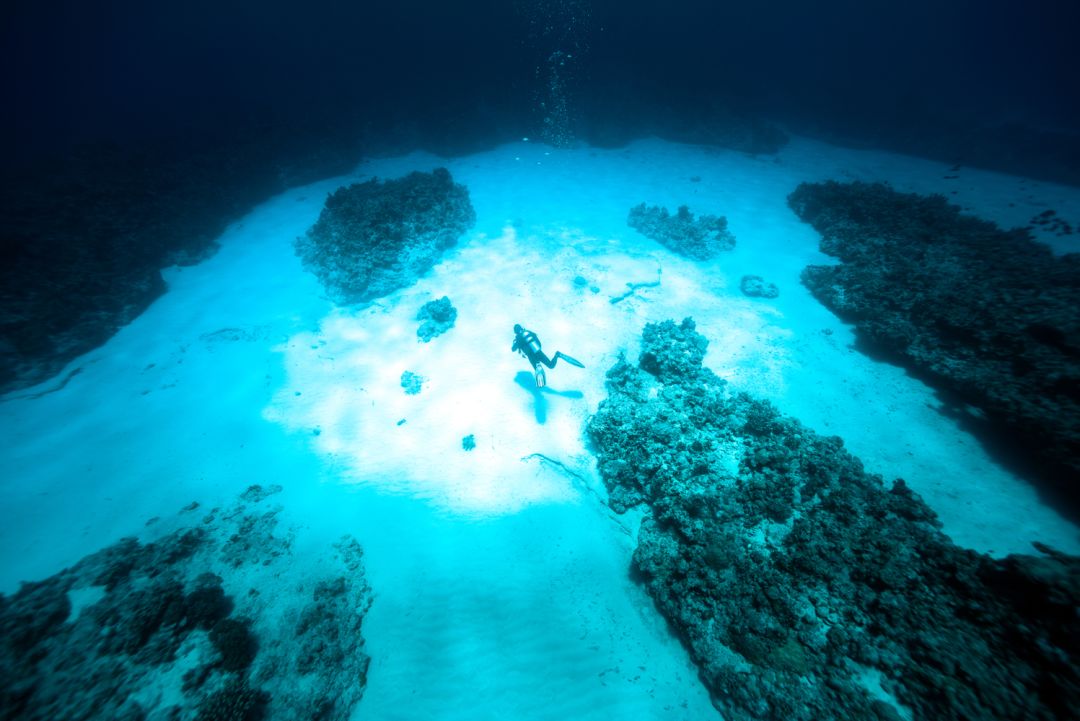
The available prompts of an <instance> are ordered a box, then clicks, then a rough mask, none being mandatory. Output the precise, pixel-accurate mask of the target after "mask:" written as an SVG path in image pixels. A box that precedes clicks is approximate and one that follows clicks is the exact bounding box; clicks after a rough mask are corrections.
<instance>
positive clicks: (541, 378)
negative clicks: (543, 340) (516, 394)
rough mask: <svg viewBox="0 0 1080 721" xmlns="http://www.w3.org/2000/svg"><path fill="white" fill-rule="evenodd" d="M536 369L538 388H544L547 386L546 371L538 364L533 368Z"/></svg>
mask: <svg viewBox="0 0 1080 721" xmlns="http://www.w3.org/2000/svg"><path fill="white" fill-rule="evenodd" d="M533 367H534V368H535V369H536V387H537V388H543V387H544V386H546V385H547V374H546V373H544V369H543V368H542V367H541V366H540V364H539V363H537V364H536V365H535V366H533Z"/></svg>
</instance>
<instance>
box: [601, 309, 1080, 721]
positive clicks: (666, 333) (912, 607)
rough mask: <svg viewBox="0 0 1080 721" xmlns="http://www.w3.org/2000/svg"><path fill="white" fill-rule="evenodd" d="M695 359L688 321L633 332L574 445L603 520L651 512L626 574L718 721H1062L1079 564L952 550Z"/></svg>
mask: <svg viewBox="0 0 1080 721" xmlns="http://www.w3.org/2000/svg"><path fill="white" fill-rule="evenodd" d="M706 347H707V341H706V340H705V338H704V337H703V336H701V335H700V334H698V333H697V332H696V331H695V326H694V322H693V321H692V320H690V319H689V318H688V319H686V320H684V321H683V322H682V323H681V324H680V325H676V324H675V323H674V322H672V321H665V322H664V323H659V324H649V325H647V326H645V329H644V332H643V335H642V352H641V356H640V358H639V361H638V364H637V365H631V364H630V363H628V362H627V361H626V360H625V358H620V360H619V361H618V362H617V363H616V364H615V366H614V367H612V368H611V370H609V371H608V374H607V377H608V383H607V385H608V392H609V396H608V398H607V399H606V400H605V401H603V402H602V403H601V404H600V407H599V409H598V410H597V413H596V415H595V416H594V417H593V418H592V419H591V420H590V421H589V425H588V433H589V436H590V438H591V439H592V441H593V443H594V444H595V448H596V451H597V455H598V461H599V470H600V473H601V475H602V477H603V480H604V483H605V485H606V486H607V489H608V492H609V496H610V500H609V503H610V504H611V506H612V507H613V508H614V509H615V510H617V511H620V512H621V511H625V510H626V509H628V508H630V507H631V506H635V505H639V504H643V505H644V506H645V507H646V508H647V510H648V511H649V513H648V515H647V516H646V519H645V520H644V522H643V523H642V526H641V529H640V532H639V536H638V546H637V548H636V550H635V552H634V556H633V565H634V568H635V571H636V572H637V573H638V574H639V575H640V577H641V578H642V579H643V581H644V583H645V586H646V588H647V589H648V592H649V593H650V595H652V597H653V599H654V600H655V602H656V604H657V606H658V607H659V608H660V610H661V611H662V612H663V613H664V615H665V616H666V617H667V618H668V619H669V620H670V621H671V623H672V624H674V625H675V627H676V628H678V629H679V631H680V633H681V634H682V636H683V637H684V638H685V640H686V643H687V644H688V646H689V648H690V652H691V654H692V656H693V658H694V660H695V661H696V662H697V664H698V666H699V668H700V670H701V675H702V678H703V680H704V681H705V683H706V684H707V685H708V687H709V689H710V690H711V691H712V693H713V697H714V700H715V702H716V703H717V704H718V705H719V706H720V707H721V708H722V710H723V712H724V715H725V718H728V719H732V720H733V721H739V720H743V719H745V720H750V719H754V720H757V719H785V720H787V721H798V720H803V719H805V720H806V721H810V720H811V719H812V720H814V721H816V720H817V719H823V718H859V719H896V718H900V717H901V715H900V714H899V713H898V711H897V707H907V708H908V709H910V710H911V711H912V712H913V714H914V717H915V718H924V719H929V718H933V719H975V718H977V719H1003V720H1004V719H1018V718H1024V719H1038V720H1045V721H1050V720H1051V719H1059V718H1066V717H1069V716H1070V715H1071V714H1072V713H1073V712H1072V711H1070V709H1076V708H1078V707H1080V617H1078V616H1077V614H1076V608H1077V605H1078V604H1080V559H1078V558H1075V557H1071V556H1066V555H1064V554H1060V553H1056V552H1052V551H1051V552H1047V551H1048V549H1045V548H1039V547H1036V550H1039V551H1040V552H1042V553H1043V555H1040V556H1009V557H1008V558H1005V559H1002V560H995V559H992V558H990V557H988V556H985V555H981V554H978V553H975V552H974V551H969V550H965V549H962V548H959V547H957V546H955V545H954V544H953V543H952V542H951V541H950V540H949V538H948V537H947V536H945V535H944V534H943V533H942V532H941V530H940V524H939V522H938V520H937V518H936V516H935V514H934V512H933V511H932V510H931V509H930V508H929V507H928V506H927V505H926V504H925V503H924V502H923V501H922V500H921V499H920V498H919V497H918V495H916V494H915V493H914V492H913V491H911V489H909V488H908V487H907V486H906V485H905V484H904V482H903V480H899V479H898V480H896V481H894V482H892V483H891V484H886V483H884V482H883V480H882V478H881V477H880V476H877V475H873V474H870V473H867V472H866V471H865V470H864V469H863V467H862V464H861V463H860V462H859V460H858V459H857V458H854V457H853V456H851V455H850V454H849V453H847V452H846V451H845V450H844V447H843V442H842V440H841V439H840V438H836V437H823V436H819V435H817V434H816V433H815V432H813V431H812V430H810V429H808V428H806V427H804V426H802V425H801V424H800V423H799V422H798V421H797V420H795V419H792V418H788V417H785V416H783V415H781V414H780V413H779V412H777V410H776V409H775V408H773V407H772V406H771V405H770V404H768V403H767V402H763V401H759V400H756V399H754V398H752V397H750V396H748V395H746V394H736V393H733V392H731V391H730V390H729V388H728V387H727V385H726V384H725V382H724V381H723V380H722V379H720V378H719V377H717V376H716V375H715V374H714V373H713V372H712V371H710V370H709V369H707V368H703V367H702V366H701V360H702V358H703V357H704V355H705V349H706ZM868 678H876V679H877V681H876V683H879V684H880V689H879V690H877V691H876V693H871V691H870V690H869V688H868V686H867V682H866V679H868Z"/></svg>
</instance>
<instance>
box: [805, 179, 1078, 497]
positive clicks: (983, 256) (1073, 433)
mask: <svg viewBox="0 0 1080 721" xmlns="http://www.w3.org/2000/svg"><path fill="white" fill-rule="evenodd" d="M788 204H789V205H790V206H791V208H792V209H793V210H794V211H795V213H796V214H797V215H798V216H799V217H800V218H802V219H803V220H804V221H806V222H808V223H810V224H811V225H813V226H814V228H815V229H816V230H817V231H818V232H819V233H821V236H822V238H821V250H822V251H823V252H825V253H828V254H829V255H832V256H834V257H836V258H838V259H839V260H840V261H841V262H840V264H838V265H828V266H820V265H813V266H809V267H807V268H806V269H805V270H804V271H803V276H802V279H803V282H804V283H805V284H806V285H807V287H808V288H810V290H811V292H812V293H813V294H814V296H815V297H817V298H818V299H819V300H820V301H821V302H822V303H824V304H825V305H826V306H828V307H829V308H830V309H831V310H832V311H833V312H835V313H836V314H837V315H838V316H840V317H841V318H842V319H844V320H846V321H849V322H852V323H854V324H855V330H856V333H857V335H858V337H859V339H860V340H861V341H862V342H864V343H865V344H866V345H867V346H869V347H872V348H874V349H876V350H878V351H880V352H884V353H886V354H888V356H889V357H891V358H892V359H894V360H896V361H897V362H899V363H901V364H903V365H904V366H906V367H908V368H910V369H912V370H913V371H915V372H917V373H919V374H920V375H921V376H922V377H923V378H924V379H926V380H927V381H928V382H930V383H931V384H933V385H935V386H936V387H938V388H941V389H944V390H946V391H948V392H949V393H950V394H953V395H955V397H956V398H958V399H959V400H961V401H963V403H964V404H968V405H969V406H971V407H973V408H975V409H978V414H977V415H976V416H974V417H972V420H973V421H976V422H980V421H981V420H982V419H981V418H980V417H979V416H985V418H986V419H987V420H988V421H989V422H990V423H991V424H992V427H993V428H994V429H996V430H998V431H1003V433H998V434H996V435H995V437H994V441H995V442H1000V441H1001V440H1002V439H1004V438H1012V439H1014V440H1016V441H1018V443H1017V444H1016V447H1017V449H1018V450H1019V451H1020V452H1022V453H1023V454H1024V455H1025V456H1026V457H1027V459H1028V460H1029V461H1030V463H1031V464H1032V465H1033V466H1036V467H1041V468H1042V469H1043V470H1044V471H1045V473H1044V476H1045V477H1046V478H1047V479H1048V480H1049V481H1050V483H1051V484H1053V486H1054V490H1056V491H1058V492H1059V493H1060V495H1062V496H1064V497H1072V498H1075V496H1076V490H1077V483H1080V254H1072V255H1066V256H1062V257H1055V256H1054V254H1053V253H1052V252H1051V250H1050V249H1049V248H1048V247H1047V246H1045V245H1042V244H1040V243H1037V242H1035V241H1034V240H1033V239H1032V237H1031V235H1030V234H1029V233H1028V232H1027V231H1025V230H1010V231H1005V230H1002V229H1000V228H999V227H997V226H996V225H994V224H993V223H990V222H988V221H985V220H981V219H979V218H975V217H972V216H967V215H963V214H961V212H960V208H958V207H957V206H955V205H950V204H949V203H948V202H946V200H945V199H944V198H943V197H941V196H931V197H925V196H919V195H914V194H904V193H898V192H896V191H895V190H892V189H891V188H889V187H888V186H886V185H881V184H867V183H837V182H827V183H816V184H806V183H804V184H802V185H800V186H799V187H798V188H797V189H796V190H795V191H794V192H793V193H792V194H791V195H790V196H789V198H788ZM957 405H958V407H957V408H956V411H957V412H958V413H965V412H967V409H966V408H965V407H964V406H963V404H957ZM968 415H969V416H970V415H971V414H970V413H968Z"/></svg>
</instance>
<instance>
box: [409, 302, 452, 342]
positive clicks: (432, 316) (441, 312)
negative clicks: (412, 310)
mask: <svg viewBox="0 0 1080 721" xmlns="http://www.w3.org/2000/svg"><path fill="white" fill-rule="evenodd" d="M416 319H417V320H418V321H421V323H420V327H419V328H417V329H416V335H417V337H418V338H420V340H422V341H424V342H425V343H428V342H430V341H431V339H432V338H435V337H438V336H440V335H442V334H443V333H445V332H446V331H448V330H450V329H451V328H453V327H454V323H455V322H456V321H457V308H455V307H454V306H453V304H451V303H450V299H449V298H448V297H446V296H445V295H444V296H443V297H442V298H439V299H438V300H432V301H428V302H427V303H424V305H423V306H421V307H420V310H419V311H417V313H416Z"/></svg>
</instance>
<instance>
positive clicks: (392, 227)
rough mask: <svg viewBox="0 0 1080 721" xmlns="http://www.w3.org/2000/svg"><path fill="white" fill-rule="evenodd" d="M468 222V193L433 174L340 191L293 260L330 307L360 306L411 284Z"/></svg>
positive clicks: (443, 173) (471, 215) (439, 172)
mask: <svg viewBox="0 0 1080 721" xmlns="http://www.w3.org/2000/svg"><path fill="white" fill-rule="evenodd" d="M474 222H476V213H475V212H474V211H473V207H472V203H471V202H470V201H469V191H468V190H467V189H466V188H465V186H463V185H460V184H458V183H455V182H454V180H453V178H451V177H450V171H448V170H446V168H436V169H435V170H434V171H432V172H430V173H420V172H413V173H409V174H408V175H406V176H405V177H403V178H398V179H396V180H378V179H372V180H369V181H367V182H364V183H355V184H353V185H349V186H347V187H343V188H338V189H337V190H335V191H334V192H333V193H331V194H330V195H329V197H327V199H326V205H325V206H324V207H323V210H322V212H321V213H320V214H319V219H318V221H316V223H315V225H313V226H312V227H311V228H309V229H308V231H307V233H306V234H305V235H303V236H302V237H300V238H297V239H296V252H297V254H298V255H299V256H300V259H301V261H302V262H303V264H304V267H305V268H306V269H308V270H310V271H311V272H312V273H314V274H315V275H316V276H317V277H318V278H319V280H320V281H321V282H322V284H323V286H324V287H325V288H326V292H327V294H328V295H329V296H330V298H331V299H333V300H334V302H335V303H339V304H342V305H347V304H352V303H365V302H368V301H371V300H374V299H375V298H380V297H382V296H385V295H389V294H390V293H393V292H394V291H395V290H398V289H400V288H405V287H408V286H410V285H412V284H413V283H415V282H416V279H417V278H419V277H420V276H422V275H423V274H424V273H426V272H427V271H428V270H430V269H431V267H432V266H434V265H435V264H436V263H437V262H438V261H439V259H440V258H441V257H442V254H443V253H444V252H445V251H446V250H447V249H448V248H450V247H452V246H453V245H455V244H456V243H457V241H458V238H459V237H461V235H462V234H463V233H464V232H465V231H466V230H468V229H469V228H470V227H471V226H472V225H473V223H474Z"/></svg>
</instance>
